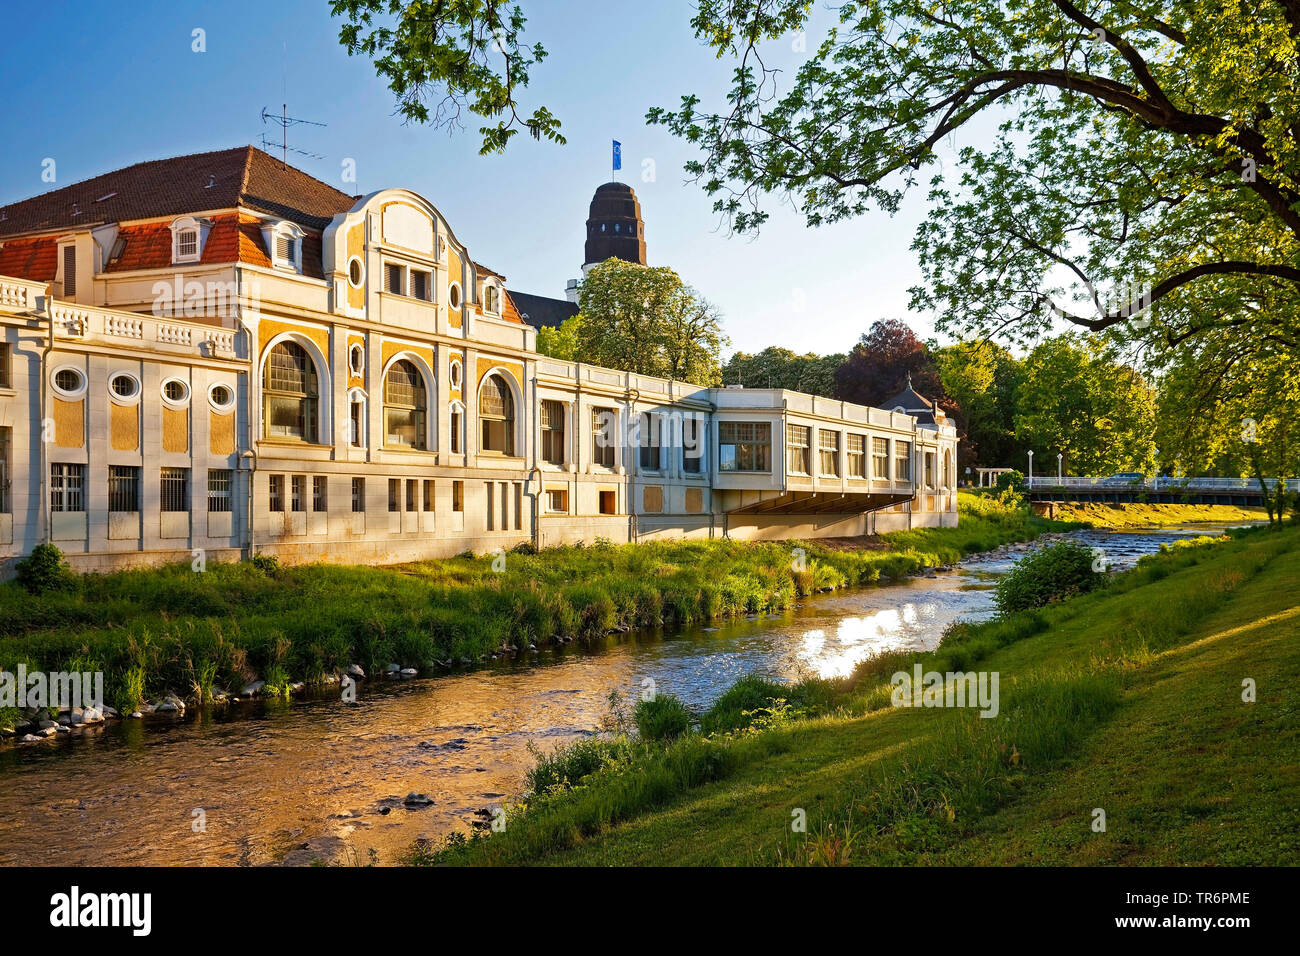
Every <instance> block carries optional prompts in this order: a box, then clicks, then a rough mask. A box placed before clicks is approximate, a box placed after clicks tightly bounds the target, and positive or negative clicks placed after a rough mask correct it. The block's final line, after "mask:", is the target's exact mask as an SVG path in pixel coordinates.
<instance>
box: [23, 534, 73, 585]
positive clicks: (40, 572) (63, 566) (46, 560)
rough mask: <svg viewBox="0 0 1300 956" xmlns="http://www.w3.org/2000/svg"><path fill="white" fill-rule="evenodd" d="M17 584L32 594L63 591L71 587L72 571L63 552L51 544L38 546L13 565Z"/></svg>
mask: <svg viewBox="0 0 1300 956" xmlns="http://www.w3.org/2000/svg"><path fill="white" fill-rule="evenodd" d="M14 570H15V571H16V572H17V573H18V583H19V584H21V585H22V586H23V587H25V588H26V589H27V590H28V591H29V592H30V593H32V594H45V593H47V592H49V591H65V590H68V589H69V588H70V587H71V586H72V582H73V577H72V570H71V569H70V568H69V567H68V562H66V561H64V560H63V552H62V551H60V550H59V549H58V548H56V547H55V546H54V545H52V544H38V545H37V546H36V547H34V548H32V553H31V554H30V555H28V556H27V557H26V558H23V560H21V561H19V562H18V563H17V564H16V565H14Z"/></svg>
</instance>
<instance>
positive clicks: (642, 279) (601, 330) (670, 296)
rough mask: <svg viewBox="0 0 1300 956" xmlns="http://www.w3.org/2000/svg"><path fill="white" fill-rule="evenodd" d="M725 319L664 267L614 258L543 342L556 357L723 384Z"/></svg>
mask: <svg viewBox="0 0 1300 956" xmlns="http://www.w3.org/2000/svg"><path fill="white" fill-rule="evenodd" d="M726 341H727V339H726V336H724V335H723V334H722V328H721V318H720V316H719V314H718V311H717V309H715V308H714V307H713V306H712V305H711V304H710V303H709V302H708V301H707V300H706V299H704V298H702V297H701V296H700V295H699V293H698V292H696V291H695V290H694V289H692V288H691V287H690V286H688V285H686V284H685V283H684V282H682V279H681V277H680V276H679V275H678V274H677V273H676V272H674V271H673V270H672V269H669V268H666V267H662V266H660V267H650V266H643V265H638V264H636V263H632V262H624V261H623V260H622V259H608V260H606V261H605V262H602V263H600V265H597V266H595V267H594V268H592V269H591V271H589V272H588V273H587V276H586V278H585V279H583V281H582V283H581V284H580V285H579V287H578V315H576V316H574V317H573V318H572V319H569V320H567V321H566V322H564V323H563V324H562V325H561V326H560V328H559V329H558V330H556V331H555V332H554V333H551V334H548V335H546V336H545V337H543V336H542V335H541V334H539V335H538V349H539V350H540V351H543V352H545V353H546V354H548V355H553V356H555V357H556V358H565V359H570V360H575V361H579V362H591V363H592V364H594V365H604V366H606V367H607V368H616V369H621V370H623V371H627V372H636V373H638V374H642V375H656V376H659V377H660V378H672V379H677V380H679V381H684V382H692V383H694V384H697V385H718V384H721V381H722V377H721V360H720V356H721V352H722V346H723V345H724V344H725V343H726Z"/></svg>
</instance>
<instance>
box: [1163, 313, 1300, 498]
mask: <svg viewBox="0 0 1300 956" xmlns="http://www.w3.org/2000/svg"><path fill="white" fill-rule="evenodd" d="M1261 305H1263V306H1264V307H1267V305H1268V303H1261ZM1248 350H1249V351H1250V352H1251V353H1252V354H1251V360H1250V361H1242V354H1243V352H1246V351H1248ZM1164 360H1165V374H1164V376H1163V378H1162V380H1161V383H1160V395H1159V409H1160V413H1159V417H1158V424H1157V430H1156V435H1157V441H1158V443H1159V446H1160V449H1161V457H1162V458H1163V459H1164V460H1166V461H1170V462H1175V463H1176V469H1175V470H1176V472H1177V473H1178V474H1181V475H1187V476H1190V477H1199V476H1202V475H1209V476H1213V477H1249V478H1253V479H1255V480H1256V481H1257V482H1258V483H1259V484H1260V488H1261V491H1262V492H1263V500H1264V504H1265V507H1266V509H1267V510H1268V515H1269V520H1270V521H1274V520H1276V521H1279V522H1280V521H1281V520H1282V516H1283V515H1284V514H1285V511H1286V504H1287V495H1286V494H1285V488H1284V486H1283V485H1282V484H1281V483H1279V484H1277V485H1276V486H1270V485H1269V484H1268V480H1269V479H1272V478H1278V479H1289V478H1293V477H1295V476H1297V475H1300V432H1297V429H1296V422H1297V421H1300V378H1297V376H1296V366H1295V358H1294V355H1293V354H1291V353H1290V352H1289V350H1287V349H1285V348H1284V347H1282V346H1281V345H1279V344H1277V343H1271V344H1270V343H1264V347H1263V348H1262V349H1257V348H1256V347H1255V346H1254V344H1252V343H1243V342H1241V341H1239V340H1237V339H1236V337H1234V336H1231V335H1220V336H1216V337H1213V338H1210V339H1206V340H1204V341H1201V342H1199V343H1196V344H1195V345H1193V344H1190V343H1188V344H1185V345H1184V346H1182V347H1181V348H1179V349H1177V350H1175V351H1173V352H1172V353H1170V354H1168V355H1166V356H1164Z"/></svg>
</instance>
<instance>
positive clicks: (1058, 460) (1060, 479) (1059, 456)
mask: <svg viewBox="0 0 1300 956" xmlns="http://www.w3.org/2000/svg"><path fill="white" fill-rule="evenodd" d="M1064 457H1065V456H1064V455H1063V454H1062V453H1061V452H1059V451H1058V452H1057V453H1056V483H1057V484H1058V485H1061V486H1064V485H1065V476H1064V474H1063V473H1062V472H1061V459H1063V458H1064Z"/></svg>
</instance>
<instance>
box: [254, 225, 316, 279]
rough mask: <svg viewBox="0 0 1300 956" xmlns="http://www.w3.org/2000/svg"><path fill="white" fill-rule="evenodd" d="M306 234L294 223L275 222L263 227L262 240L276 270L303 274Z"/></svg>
mask: <svg viewBox="0 0 1300 956" xmlns="http://www.w3.org/2000/svg"><path fill="white" fill-rule="evenodd" d="M305 235H306V233H304V232H303V231H302V229H301V228H300V227H299V226H298V225H297V224H296V223H292V222H285V221H280V222H274V223H270V224H268V225H265V226H263V227H262V238H263V239H264V240H265V241H266V250H267V252H268V254H269V255H270V257H271V265H272V266H273V267H274V268H276V269H292V270H293V271H294V272H302V240H303V236H305Z"/></svg>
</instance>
